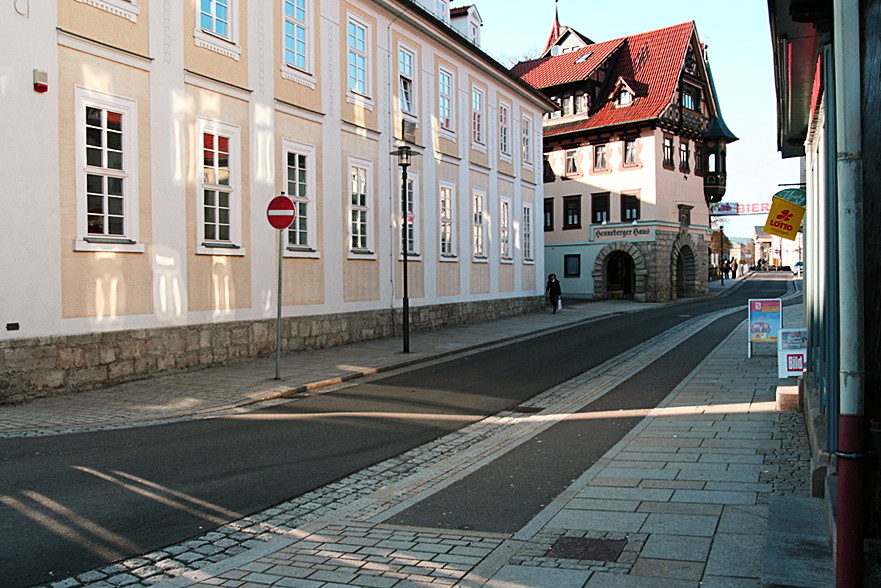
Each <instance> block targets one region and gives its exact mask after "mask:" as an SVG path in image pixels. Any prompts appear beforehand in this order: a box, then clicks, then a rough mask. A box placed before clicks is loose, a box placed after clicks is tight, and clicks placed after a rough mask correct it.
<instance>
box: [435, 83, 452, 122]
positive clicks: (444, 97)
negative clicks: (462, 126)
mask: <svg viewBox="0 0 881 588" xmlns="http://www.w3.org/2000/svg"><path fill="white" fill-rule="evenodd" d="M437 80H438V88H437V93H438V116H439V117H440V126H441V128H442V129H444V130H446V131H453V74H451V73H450V72H448V71H446V70H444V69H441V70H440V72H439V73H438V76H437Z"/></svg>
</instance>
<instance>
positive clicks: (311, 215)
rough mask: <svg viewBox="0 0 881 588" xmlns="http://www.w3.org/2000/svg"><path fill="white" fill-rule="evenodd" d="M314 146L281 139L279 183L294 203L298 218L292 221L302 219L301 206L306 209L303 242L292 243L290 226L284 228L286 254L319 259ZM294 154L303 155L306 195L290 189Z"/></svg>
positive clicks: (296, 221) (297, 221)
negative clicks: (289, 171)
mask: <svg viewBox="0 0 881 588" xmlns="http://www.w3.org/2000/svg"><path fill="white" fill-rule="evenodd" d="M315 152H316V150H315V147H314V146H313V145H307V144H305V143H300V142H298V141H293V140H291V139H284V140H283V142H282V160H281V169H282V170H284V172H283V179H282V186H283V191H284V192H285V193H286V194H287V195H288V196H289V197H290V199H291V200H293V202H294V206H296V208H297V218H296V219H295V220H294V223H295V224H297V223H299V222H300V219H301V211H302V209H303V208H305V209H306V241H307V242H306V243H305V244H302V243H298V244H292V243H291V229H290V228H289V229H287V231H286V235H285V252H284V256H285V257H303V258H318V257H320V253H319V250H318V234H317V232H316V231H317V226H318V220H317V219H316V215H317V214H318V210H319V206H318V202H317V201H316V199H317V196H318V190H317V184H318V182H317V176H316V175H315V174H316V172H315V169H316V167H315V166H316V162H315ZM289 155H296V156H299V157H305V158H306V166H305V173H306V182H305V184H306V189H305V195H304V194H302V193H299V192H297V193H294V192H292V191H291V186H290V179H289V177H288V167H289V166H288V156H289Z"/></svg>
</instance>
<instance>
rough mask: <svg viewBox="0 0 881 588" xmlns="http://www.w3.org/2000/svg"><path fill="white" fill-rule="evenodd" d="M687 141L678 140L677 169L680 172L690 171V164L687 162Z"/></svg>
mask: <svg viewBox="0 0 881 588" xmlns="http://www.w3.org/2000/svg"><path fill="white" fill-rule="evenodd" d="M688 155H689V153H688V143H687V142H685V141H680V142H679V171H681V172H686V173H687V172H689V171H691V166H690V165H689V163H688Z"/></svg>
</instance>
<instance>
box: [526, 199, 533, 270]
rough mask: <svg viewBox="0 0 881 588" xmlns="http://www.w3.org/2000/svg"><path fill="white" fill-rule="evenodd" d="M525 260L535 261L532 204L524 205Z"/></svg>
mask: <svg viewBox="0 0 881 588" xmlns="http://www.w3.org/2000/svg"><path fill="white" fill-rule="evenodd" d="M523 259H524V261H533V260H534V259H535V258H534V257H533V254H532V204H524V205H523Z"/></svg>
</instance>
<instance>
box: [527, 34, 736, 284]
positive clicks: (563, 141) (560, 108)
mask: <svg viewBox="0 0 881 588" xmlns="http://www.w3.org/2000/svg"><path fill="white" fill-rule="evenodd" d="M512 71H513V73H514V74H515V75H517V76H519V77H520V78H521V79H522V80H524V81H525V82H527V83H529V84H531V85H532V86H534V87H536V88H538V89H540V90H541V91H542V92H544V93H545V95H547V96H548V97H549V98H550V99H551V100H552V101H554V102H555V103H556V104H557V110H556V111H555V112H552V113H550V114H549V115H546V116H545V120H544V183H545V199H544V210H543V212H544V216H543V220H544V231H545V263H546V271H547V272H549V273H550V272H554V273H556V274H557V275H558V276H560V277H561V278H562V279H563V280H562V281H563V286H564V291H565V292H566V293H567V294H568V295H569V296H570V297H572V296H575V297H585V298H611V297H628V298H633V299H635V300H637V301H659V300H670V299H674V298H680V297H685V296H696V295H701V294H704V293H706V292H707V290H708V283H707V281H708V243H709V236H710V233H711V230H710V223H709V211H708V204H709V203H710V202H718V201H719V200H721V198H722V195H723V194H724V193H725V185H726V169H725V152H726V146H727V144H728V143H730V142H732V141H736V140H737V138H736V137H735V136H734V135H733V134H732V133H731V131H729V130H728V128H727V126H726V125H725V123H724V121H723V120H722V117H721V114H720V112H719V105H718V99H717V97H716V93H715V91H714V87H713V81H712V76H711V75H710V71H709V66H708V63H707V58H706V53H705V47H704V45H703V44H702V43H701V42H700V40H699V38H698V34H697V30H696V27H695V24H694V23H693V22H688V23H683V24H679V25H676V26H672V27H667V28H663V29H659V30H656V31H650V32H646V33H640V34H637V35H630V36H627V37H622V38H620V39H613V40H611V41H606V42H602V43H595V42H593V41H591V40H590V39H588V38H587V37H585V36H584V35H582V34H580V33H578V32H577V31H575V30H574V29H572V28H570V27H563V26H561V25H560V22H559V20H557V19H555V21H554V25H553V27H552V29H551V33H550V36H549V38H548V43H547V46H546V47H545V50H544V52H543V54H542V55H541V57H540V58H538V59H535V60H531V61H526V62H522V63H519V64H517V65H515V66H514V67H513V68H512Z"/></svg>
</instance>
